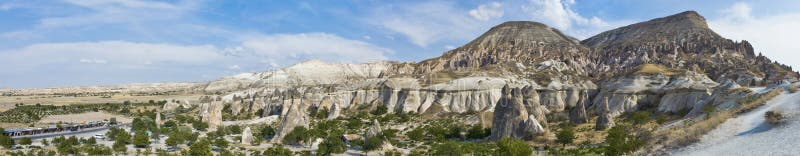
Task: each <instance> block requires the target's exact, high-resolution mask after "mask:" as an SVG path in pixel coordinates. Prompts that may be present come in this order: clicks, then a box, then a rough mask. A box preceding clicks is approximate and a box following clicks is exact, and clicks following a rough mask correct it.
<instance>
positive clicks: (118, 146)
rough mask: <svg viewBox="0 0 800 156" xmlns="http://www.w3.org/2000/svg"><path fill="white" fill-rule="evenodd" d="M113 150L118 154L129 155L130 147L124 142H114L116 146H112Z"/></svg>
mask: <svg viewBox="0 0 800 156" xmlns="http://www.w3.org/2000/svg"><path fill="white" fill-rule="evenodd" d="M111 148H113V149H114V151H116V152H118V153H127V151H128V147H126V146H125V143H124V142H122V141H119V140H117V141H114V145H111Z"/></svg>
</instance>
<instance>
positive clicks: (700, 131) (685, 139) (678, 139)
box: [648, 89, 783, 150]
mask: <svg viewBox="0 0 800 156" xmlns="http://www.w3.org/2000/svg"><path fill="white" fill-rule="evenodd" d="M782 91H783V90H780V89H776V90H773V91H770V92H767V93H764V94H757V95H751V96H749V97H745V98H743V99H742V100H740V101H738V103H739V105H738V106H737V107H734V108H731V109H728V110H722V111H718V112H715V113H713V114H711V115H710V116H708V117H707V118H706V119H705V120H700V121H696V122H694V123H689V124H687V125H684V126H683V127H675V128H672V129H668V130H664V131H658V132H656V133H655V137H654V138H655V139H654V140H653V141H652V142H650V144H651V145H662V146H648V147H655V148H665V149H668V148H674V147H680V146H685V145H689V144H691V143H694V142H697V141H699V139H700V137H701V136H703V135H705V134H706V133H708V132H710V131H711V130H713V129H714V128H716V127H717V126H718V125H720V124H722V123H723V122H725V121H726V120H728V119H729V118H732V117H735V116H736V115H737V114H740V113H744V112H747V111H749V110H752V109H754V108H757V107H759V106H762V105H764V104H766V102H767V101H768V100H769V99H772V98H773V97H775V96H778V95H780V93H781V92H782ZM650 150H652V149H650Z"/></svg>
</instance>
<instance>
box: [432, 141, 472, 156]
mask: <svg viewBox="0 0 800 156" xmlns="http://www.w3.org/2000/svg"><path fill="white" fill-rule="evenodd" d="M431 154H432V155H442V156H462V155H466V154H467V151H465V149H462V148H461V144H460V143H457V142H453V141H446V142H444V143H441V144H437V145H434V146H433V149H432V152H431Z"/></svg>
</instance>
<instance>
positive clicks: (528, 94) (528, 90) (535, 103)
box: [522, 86, 548, 123]
mask: <svg viewBox="0 0 800 156" xmlns="http://www.w3.org/2000/svg"><path fill="white" fill-rule="evenodd" d="M522 90H523V92H524V95H523V98H524V100H523V103H524V104H525V109H526V110H527V111H528V114H530V115H533V117H535V118H536V119H537V120H538V121H541V122H542V123H547V116H546V115H547V113H548V111H547V108H545V107H544V106H542V105H541V104H540V99H539V93H538V92H537V91H536V89H534V88H533V87H531V86H526V87H524V88H523V89H522Z"/></svg>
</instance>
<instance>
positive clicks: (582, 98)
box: [569, 91, 589, 124]
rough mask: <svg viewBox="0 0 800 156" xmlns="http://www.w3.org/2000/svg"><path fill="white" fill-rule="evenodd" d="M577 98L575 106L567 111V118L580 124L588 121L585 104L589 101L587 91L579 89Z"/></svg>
mask: <svg viewBox="0 0 800 156" xmlns="http://www.w3.org/2000/svg"><path fill="white" fill-rule="evenodd" d="M579 92H580V93H578V100H577V102H576V103H575V107H573V108H572V110H571V111H570V112H569V120H570V121H571V122H572V123H575V124H582V123H587V122H589V118H588V115H587V114H586V104H587V103H588V102H589V93H587V92H586V91H579Z"/></svg>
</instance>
